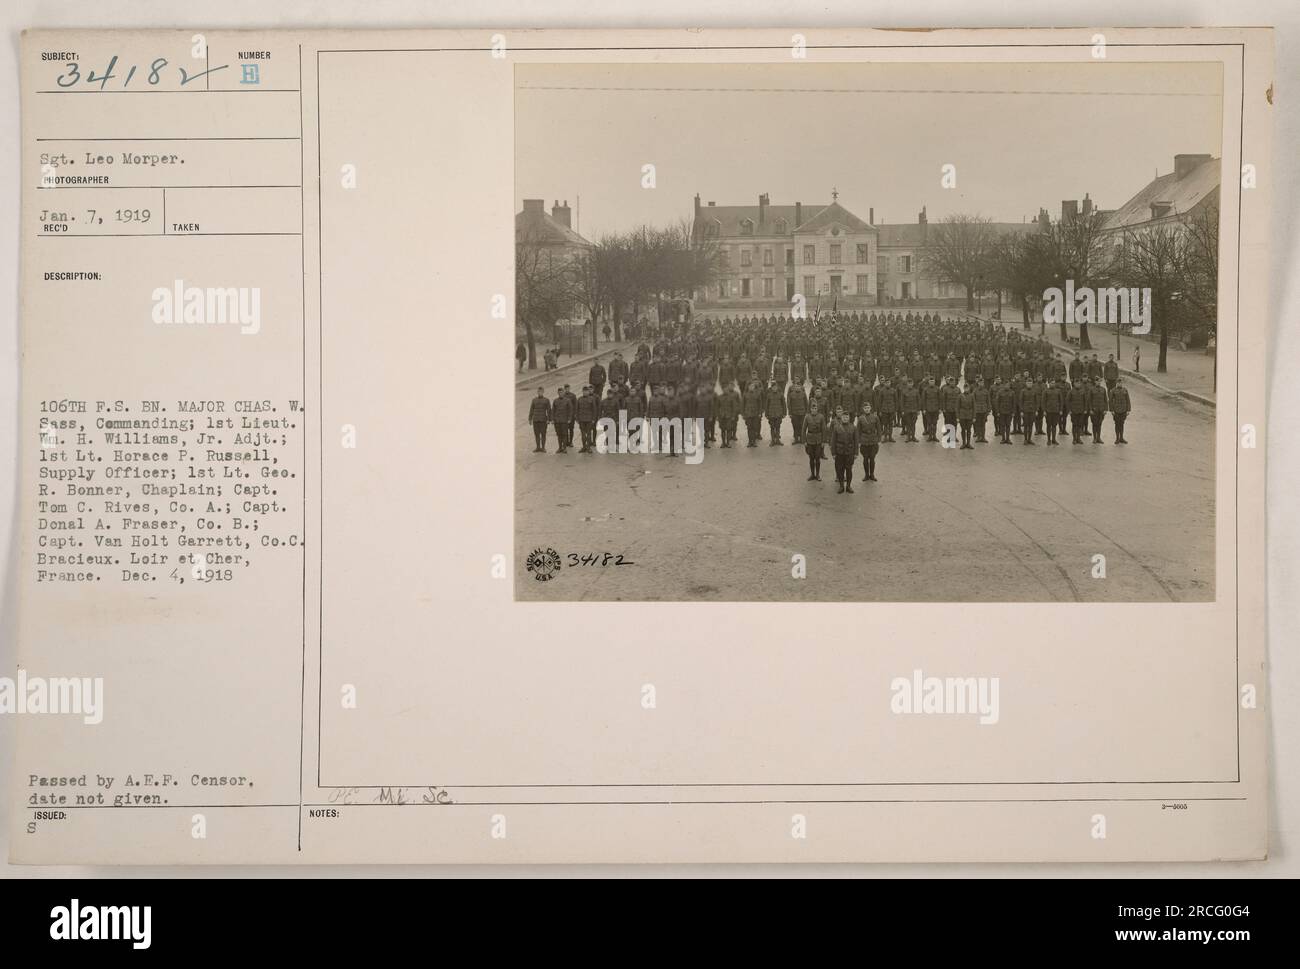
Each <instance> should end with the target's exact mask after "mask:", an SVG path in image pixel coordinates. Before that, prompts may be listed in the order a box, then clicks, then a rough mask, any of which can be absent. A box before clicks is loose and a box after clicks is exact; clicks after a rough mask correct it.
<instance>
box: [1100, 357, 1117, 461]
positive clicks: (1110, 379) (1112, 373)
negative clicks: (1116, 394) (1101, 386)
mask: <svg viewBox="0 0 1300 969" xmlns="http://www.w3.org/2000/svg"><path fill="white" fill-rule="evenodd" d="M1102 376H1104V377H1105V378H1106V390H1107V391H1111V390H1114V389H1115V382H1116V381H1117V380H1119V364H1118V363H1116V362H1115V354H1113V353H1112V354H1111V355H1110V356H1109V357H1108V358H1107V359H1106V365H1105V366H1104V367H1102ZM1115 443H1116V444H1118V443H1119V442H1118V441H1116V442H1115Z"/></svg>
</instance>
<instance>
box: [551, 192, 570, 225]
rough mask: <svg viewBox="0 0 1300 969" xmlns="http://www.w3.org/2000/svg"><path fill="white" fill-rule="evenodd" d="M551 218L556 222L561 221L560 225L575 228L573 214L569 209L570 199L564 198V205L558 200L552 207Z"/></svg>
mask: <svg viewBox="0 0 1300 969" xmlns="http://www.w3.org/2000/svg"><path fill="white" fill-rule="evenodd" d="M551 218H552V219H554V220H555V221H556V222H558V223H560V225H562V226H564V227H565V228H566V229H572V228H573V221H572V215H571V213H570V211H569V200H568V199H565V200H564V204H563V205H561V204H560V203H559V202H558V201H556V203H555V205H553V206H552V207H551Z"/></svg>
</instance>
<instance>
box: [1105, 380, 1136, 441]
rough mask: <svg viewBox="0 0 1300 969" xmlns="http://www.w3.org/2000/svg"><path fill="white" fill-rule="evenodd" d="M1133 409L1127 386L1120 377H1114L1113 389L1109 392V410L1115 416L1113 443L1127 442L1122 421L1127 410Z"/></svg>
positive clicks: (1125, 416) (1127, 413)
mask: <svg viewBox="0 0 1300 969" xmlns="http://www.w3.org/2000/svg"><path fill="white" fill-rule="evenodd" d="M1132 409H1133V402H1132V401H1131V400H1129V396H1128V388H1127V387H1125V386H1124V380H1123V378H1122V377H1116V378H1115V389H1114V390H1112V391H1111V392H1110V412H1111V414H1112V415H1114V417H1115V443H1116V444H1127V443H1128V440H1127V439H1125V437H1124V421H1126V420H1127V419H1128V415H1129V411H1131V410H1132Z"/></svg>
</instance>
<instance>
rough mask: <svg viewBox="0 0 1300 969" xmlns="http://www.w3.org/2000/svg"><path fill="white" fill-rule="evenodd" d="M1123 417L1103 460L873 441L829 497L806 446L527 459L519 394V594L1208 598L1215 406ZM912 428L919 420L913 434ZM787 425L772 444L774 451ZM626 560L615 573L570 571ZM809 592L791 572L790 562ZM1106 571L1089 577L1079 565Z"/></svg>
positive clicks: (1142, 389)
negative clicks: (548, 567)
mask: <svg viewBox="0 0 1300 969" xmlns="http://www.w3.org/2000/svg"><path fill="white" fill-rule="evenodd" d="M1127 383H1128V386H1129V390H1130V392H1131V394H1132V398H1133V415H1132V416H1131V417H1130V418H1129V422H1128V425H1127V427H1126V429H1125V436H1126V437H1127V438H1128V439H1129V441H1130V442H1131V443H1130V444H1128V445H1127V446H1116V445H1115V444H1113V443H1111V442H1112V441H1113V440H1114V429H1113V426H1112V424H1111V421H1110V416H1109V415H1107V419H1106V423H1105V425H1104V427H1103V438H1104V440H1105V443H1104V444H1102V445H1094V444H1092V443H1091V441H1090V440H1089V439H1087V438H1085V439H1084V440H1085V442H1086V443H1084V444H1080V445H1077V446H1076V445H1073V444H1072V443H1071V442H1070V437H1069V435H1068V434H1067V435H1065V436H1064V437H1063V439H1062V444H1061V446H1060V447H1054V448H1048V447H1047V446H1046V445H1045V438H1044V439H1042V440H1041V441H1040V442H1039V443H1036V444H1035V446H1033V447H1026V446H1025V445H1024V444H1023V443H1019V442H1018V441H1017V442H1016V443H1014V444H1012V445H1010V446H1004V445H1002V444H999V443H997V442H996V441H995V440H992V426H993V422H992V419H991V418H990V420H989V425H988V426H989V437H990V440H991V443H989V444H985V445H977V447H976V450H974V451H961V450H956V449H945V448H943V447H942V446H941V445H939V444H930V443H925V442H924V441H922V442H921V443H917V444H905V443H902V442H896V443H893V444H884V445H881V453H880V457H879V460H878V464H877V472H876V473H877V477H879V479H880V480H879V482H877V483H873V482H863V481H861V477H862V461H861V459H860V458H859V459H858V462H857V464H856V466H855V478H856V479H857V480H855V482H854V490H855V492H856V493H855V494H853V495H839V494H836V488H835V469H834V464H833V462H832V461H831V460H830V458H829V454H828V457H827V460H826V461H825V462H824V463H823V466H822V478H823V480H822V481H821V482H810V481H808V480H806V479H807V477H808V463H807V458H806V456H805V454H804V451H803V448H802V446H799V447H796V446H793V445H791V444H788V443H787V444H786V446H784V447H779V448H778V447H769V446H768V443H767V440H766V436H767V432H766V427H765V429H764V440H763V441H762V442H761V443H760V445H759V447H757V448H746V447H744V445H743V441H744V430H743V422H742V425H741V431H740V437H741V442H742V443H741V445H740V447H739V448H737V449H730V450H719V449H718V448H717V447H716V446H715V447H713V448H711V449H709V450H706V451H705V452H704V459H703V461H702V462H701V463H699V464H696V465H688V464H686V463H685V461H684V460H683V459H682V458H681V457H680V456H679V457H676V458H673V457H669V456H666V455H619V454H591V455H587V454H578V453H577V452H576V450H575V451H570V452H569V453H567V454H564V455H557V454H556V453H555V447H556V444H555V435H554V428H551V429H550V432H549V436H548V441H547V447H548V453H546V454H534V453H532V449H533V437H532V429H531V427H530V425H529V424H528V423H527V420H526V417H527V408H528V401H529V398H530V397H532V396H533V394H534V393H535V392H536V391H535V386H525V387H520V388H518V389H517V390H516V397H517V408H516V419H517V427H516V435H515V450H516V455H517V457H516V481H515V485H516V509H515V528H516V548H515V551H516V560H515V562H516V590H517V595H518V597H519V598H520V599H548V600H573V599H596V600H719V601H728V600H730V601H745V600H846V601H904V602H906V601H950V602H953V601H956V602H960V601H969V602H999V601H1002V602H1006V601H1059V602H1071V601H1083V602H1091V601H1135V602H1169V601H1180V602H1181V601H1189V600H1195V601H1205V600H1212V599H1213V598H1214V566H1213V561H1214V443H1213V431H1214V412H1213V410H1212V409H1210V408H1208V407H1205V406H1203V405H1201V404H1196V403H1193V402H1190V401H1186V400H1183V399H1181V398H1178V397H1174V396H1170V395H1165V394H1160V393H1158V392H1157V391H1155V390H1154V388H1151V387H1149V386H1147V385H1145V384H1141V383H1138V382H1136V381H1130V382H1127ZM918 424H919V422H918ZM790 437H791V433H790V424H789V421H788V420H787V421H786V423H785V425H784V432H783V438H784V439H785V440H786V441H787V442H788V441H789V440H790ZM535 548H543V549H546V548H553V549H555V550H556V551H557V552H559V553H560V554H561V556H562V557H563V558H564V560H565V564H564V567H563V568H562V569H561V571H560V572H559V574H557V575H556V576H555V577H554V578H553V579H552V580H550V581H547V582H538V581H535V580H534V579H533V577H532V576H531V575H529V574H528V573H527V572H526V571H525V569H524V562H525V559H526V558H527V556H528V555H529V553H530V552H532V551H533V549H535ZM605 552H611V553H616V554H622V555H624V557H625V558H626V559H627V560H630V561H631V562H633V563H635V564H633V565H630V566H622V567H618V566H612V565H610V566H601V565H600V564H598V563H597V564H593V565H578V566H570V565H569V564H568V561H569V560H568V555H569V553H576V554H578V555H579V556H582V555H586V554H588V553H605ZM796 553H800V554H803V555H805V556H806V557H807V570H808V574H807V578H806V579H803V580H795V579H792V578H791V577H790V570H791V556H793V555H794V554H796ZM1098 553H1100V554H1102V555H1104V556H1105V557H1106V570H1107V576H1106V578H1104V579H1094V578H1092V576H1091V572H1092V557H1093V556H1094V555H1096V554H1098Z"/></svg>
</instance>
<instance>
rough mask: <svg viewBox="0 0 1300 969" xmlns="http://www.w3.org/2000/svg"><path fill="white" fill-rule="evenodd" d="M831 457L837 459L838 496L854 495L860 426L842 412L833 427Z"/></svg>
mask: <svg viewBox="0 0 1300 969" xmlns="http://www.w3.org/2000/svg"><path fill="white" fill-rule="evenodd" d="M830 443H831V455H832V456H833V457H834V458H835V480H836V481H837V482H838V483H839V490H838V492H837V493H838V494H841V495H842V494H844V493H845V492H848V493H849V494H853V462H854V461H856V460H857V457H858V447H859V444H858V426H857V424H855V423H853V421H851V420H850V419H849V415H848V413H847V412H845V411H840V413H839V419H838V420H837V421H836V422H835V423H834V424H832V425H831V442H830Z"/></svg>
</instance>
